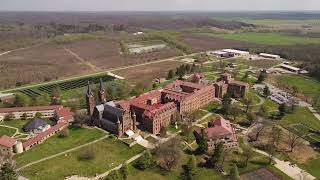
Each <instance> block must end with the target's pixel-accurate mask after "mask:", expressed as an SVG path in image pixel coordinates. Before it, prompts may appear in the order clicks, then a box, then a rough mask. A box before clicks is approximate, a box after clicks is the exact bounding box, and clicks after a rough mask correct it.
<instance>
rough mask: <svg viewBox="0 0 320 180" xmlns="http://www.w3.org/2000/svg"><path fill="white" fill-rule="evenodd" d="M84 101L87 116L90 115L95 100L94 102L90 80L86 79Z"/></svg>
mask: <svg viewBox="0 0 320 180" xmlns="http://www.w3.org/2000/svg"><path fill="white" fill-rule="evenodd" d="M86 103H87V114H88V115H89V116H92V114H93V110H94V106H95V102H94V96H93V93H92V91H91V88H90V82H89V81H88V88H87V93H86Z"/></svg>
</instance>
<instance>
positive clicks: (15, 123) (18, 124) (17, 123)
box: [1, 119, 30, 132]
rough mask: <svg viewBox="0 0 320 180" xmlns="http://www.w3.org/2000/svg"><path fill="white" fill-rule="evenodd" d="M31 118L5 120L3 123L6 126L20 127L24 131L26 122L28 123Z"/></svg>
mask: <svg viewBox="0 0 320 180" xmlns="http://www.w3.org/2000/svg"><path fill="white" fill-rule="evenodd" d="M29 121H30V120H18V119H15V120H10V121H3V122H2V123H1V124H2V125H6V126H11V127H15V128H18V129H19V131H20V132H23V131H22V128H23V126H24V125H25V124H27V123H28V122H29Z"/></svg>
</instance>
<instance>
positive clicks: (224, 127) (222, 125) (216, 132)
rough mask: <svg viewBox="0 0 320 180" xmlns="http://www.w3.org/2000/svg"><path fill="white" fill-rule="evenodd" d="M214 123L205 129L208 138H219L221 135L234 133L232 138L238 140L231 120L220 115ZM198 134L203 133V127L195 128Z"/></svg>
mask: <svg viewBox="0 0 320 180" xmlns="http://www.w3.org/2000/svg"><path fill="white" fill-rule="evenodd" d="M211 123H213V125H214V126H213V127H207V128H204V129H203V132H204V133H205V134H206V136H207V137H208V138H210V139H211V138H213V139H214V138H219V137H221V136H229V135H232V138H233V139H234V140H236V134H235V130H234V128H233V127H232V126H231V124H230V121H228V120H225V119H224V118H222V117H218V118H217V119H216V120H215V121H213V122H211ZM195 131H196V132H197V133H198V134H201V133H202V132H201V131H202V130H201V128H197V129H196V130H195Z"/></svg>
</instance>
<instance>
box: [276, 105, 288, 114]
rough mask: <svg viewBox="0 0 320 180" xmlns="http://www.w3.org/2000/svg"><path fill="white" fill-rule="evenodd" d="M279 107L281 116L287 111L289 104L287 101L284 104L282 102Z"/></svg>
mask: <svg viewBox="0 0 320 180" xmlns="http://www.w3.org/2000/svg"><path fill="white" fill-rule="evenodd" d="M278 109H279V113H280V116H281V117H282V116H284V115H285V114H286V112H287V105H286V104H285V103H282V104H280V106H279V108H278Z"/></svg>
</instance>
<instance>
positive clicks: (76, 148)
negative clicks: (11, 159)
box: [17, 135, 109, 171]
mask: <svg viewBox="0 0 320 180" xmlns="http://www.w3.org/2000/svg"><path fill="white" fill-rule="evenodd" d="M107 137H109V135H105V136H103V137H102V138H100V139H97V140H94V141H91V142H89V143H86V144H83V145H80V146H77V147H74V148H71V149H69V150H66V151H63V152H60V153H57V154H54V155H51V156H48V157H45V158H42V159H39V160H37V161H34V162H31V163H28V164H26V165H24V166H22V167H20V168H18V169H17V171H20V170H22V169H25V168H27V167H29V166H31V165H34V164H38V163H40V162H43V161H46V160H49V159H52V158H55V157H58V156H61V155H63V154H65V153H69V152H72V151H75V150H78V149H80V148H83V147H85V146H88V145H91V144H94V143H96V142H99V141H101V140H104V139H106V138H107Z"/></svg>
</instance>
